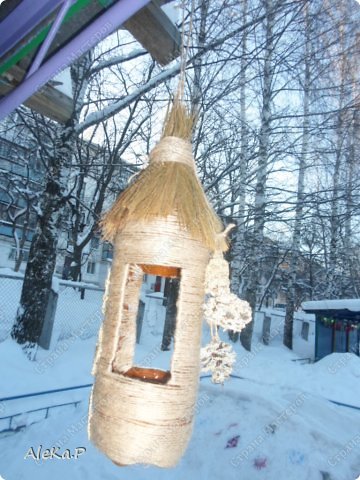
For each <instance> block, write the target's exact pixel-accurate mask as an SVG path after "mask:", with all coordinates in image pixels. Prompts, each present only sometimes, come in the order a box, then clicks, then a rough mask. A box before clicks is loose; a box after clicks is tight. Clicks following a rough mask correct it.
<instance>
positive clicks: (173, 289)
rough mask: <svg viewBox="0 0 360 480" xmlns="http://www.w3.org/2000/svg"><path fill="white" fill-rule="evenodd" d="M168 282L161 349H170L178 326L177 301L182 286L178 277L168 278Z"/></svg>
mask: <svg viewBox="0 0 360 480" xmlns="http://www.w3.org/2000/svg"><path fill="white" fill-rule="evenodd" d="M166 284H167V285H165V292H166V297H167V300H166V314H165V325H164V332H163V338H162V343H161V350H170V345H171V340H172V338H173V336H174V333H175V328H176V314H177V308H176V302H177V298H178V293H179V286H180V283H179V280H178V279H177V278H173V279H166Z"/></svg>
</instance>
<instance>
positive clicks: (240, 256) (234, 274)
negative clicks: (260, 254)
mask: <svg viewBox="0 0 360 480" xmlns="http://www.w3.org/2000/svg"><path fill="white" fill-rule="evenodd" d="M247 7H248V4H247V0H244V1H243V2H242V24H243V25H246V22H247ZM246 51H247V30H246V29H244V33H243V35H242V38H241V60H240V78H239V80H240V135H241V137H240V138H241V140H240V142H241V162H240V168H239V180H238V184H237V186H236V191H235V192H234V198H233V200H234V201H235V202H236V201H237V202H238V203H239V207H238V211H237V212H236V213H237V215H236V216H237V228H236V230H235V233H234V237H233V241H232V245H231V247H232V248H231V254H232V261H231V272H230V288H231V291H232V292H233V293H235V295H239V296H241V294H242V292H241V284H242V282H241V275H242V271H243V267H244V260H245V200H246V171H247V156H248V155H247V153H248V138H247V125H246V69H247V61H246ZM229 338H230V340H232V341H233V342H236V341H237V340H238V338H239V333H237V332H233V331H229Z"/></svg>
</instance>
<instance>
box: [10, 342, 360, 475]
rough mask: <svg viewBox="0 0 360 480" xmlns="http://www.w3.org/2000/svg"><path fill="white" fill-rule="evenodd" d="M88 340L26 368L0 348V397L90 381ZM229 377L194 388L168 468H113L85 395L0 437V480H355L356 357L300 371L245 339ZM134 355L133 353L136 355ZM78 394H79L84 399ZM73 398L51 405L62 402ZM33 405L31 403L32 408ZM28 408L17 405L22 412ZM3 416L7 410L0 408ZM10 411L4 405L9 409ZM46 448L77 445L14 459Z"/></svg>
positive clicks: (359, 414) (274, 347) (359, 422)
mask: <svg viewBox="0 0 360 480" xmlns="http://www.w3.org/2000/svg"><path fill="white" fill-rule="evenodd" d="M95 342H96V339H95V338H92V339H88V340H79V339H78V340H77V341H76V342H72V341H71V340H68V341H64V342H63V343H62V344H61V345H62V346H63V347H64V348H63V349H59V350H57V351H51V352H45V351H42V352H39V355H38V357H37V361H36V362H28V361H27V360H26V359H25V357H24V355H23V353H22V352H21V350H20V349H19V347H18V346H17V345H16V344H14V342H12V341H11V340H7V341H5V342H2V343H0V364H2V365H6V369H3V370H2V382H1V384H0V397H5V396H12V395H17V394H24V393H28V392H34V391H41V390H51V389H56V388H62V387H69V386H75V385H82V384H87V383H92V377H91V375H90V370H91V365H92V360H93V355H94V348H95ZM234 348H235V349H236V350H237V353H238V361H237V365H236V368H235V371H234V374H235V375H238V376H240V377H243V378H242V379H241V380H239V379H235V378H234V379H231V380H230V381H229V382H228V383H227V384H225V385H224V386H223V387H222V386H214V385H212V384H211V383H210V381H209V380H208V379H203V380H202V381H201V386H200V391H199V399H198V404H197V407H196V417H195V426H194V433H193V436H192V439H191V442H190V444H189V447H188V449H187V451H186V454H185V455H184V457H183V458H182V460H181V462H180V463H179V465H178V466H177V467H176V468H173V469H167V470H161V469H157V468H154V467H142V466H136V467H124V468H119V467H117V466H115V465H113V464H112V462H111V461H110V460H109V459H107V458H106V457H105V456H104V455H102V454H101V453H100V452H99V451H97V450H96V448H95V447H93V446H92V445H91V444H90V443H89V441H88V439H87V407H88V395H89V393H90V392H89V390H86V389H84V391H83V392H82V393H81V395H80V396H81V399H82V400H83V401H82V402H81V403H80V404H79V405H78V406H77V408H75V407H74V406H68V407H66V408H62V409H60V410H50V411H49V418H48V419H47V420H42V421H40V422H38V423H35V424H33V425H30V426H28V427H27V428H25V429H23V430H22V431H19V432H17V433H15V434H11V435H8V436H6V437H4V436H0V476H2V477H3V478H4V479H5V480H43V479H44V480H45V479H46V480H48V479H49V478H50V479H51V480H63V479H64V478H69V479H71V480H82V479H89V480H98V479H101V480H103V479H104V480H107V479H109V480H110V479H111V480H115V479H117V480H145V479H146V480H147V479H150V480H163V479H164V480H192V479H197V480H220V479H221V480H223V479H226V480H235V479H236V480H239V479H242V480H253V479H255V480H256V479H257V478H259V479H264V480H355V479H356V478H357V477H358V475H359V474H360V456H359V450H360V411H358V410H354V409H349V408H345V407H341V406H337V405H334V404H332V403H330V402H329V401H328V400H327V399H331V400H335V401H339V402H344V403H349V404H352V405H356V406H360V382H359V380H360V359H359V358H358V357H355V356H354V355H349V354H333V355H330V356H328V357H326V358H324V359H323V360H321V361H320V362H317V363H316V364H309V365H301V364H299V363H298V362H295V361H294V360H296V359H297V358H298V356H297V355H296V354H294V352H290V351H288V350H287V349H286V348H284V347H283V346H282V345H281V343H280V341H277V340H276V339H274V340H273V341H272V344H271V345H270V346H268V347H265V346H264V345H263V344H261V343H260V342H259V336H258V334H255V335H254V342H253V351H252V352H251V353H249V352H245V351H244V350H242V348H241V346H240V345H239V344H236V345H235V346H234ZM140 353H141V352H140ZM85 390H86V391H85ZM74 395H78V392H77V393H76V394H75V392H68V393H66V394H65V393H64V394H61V395H59V396H57V397H56V400H57V401H59V400H62V401H69V399H71V398H75V397H74ZM36 402H37V401H36ZM36 402H35V401H34V402H33V401H25V399H23V400H21V401H20V400H19V404H18V406H17V407H18V409H19V408H20V409H23V411H25V410H28V409H30V408H34V406H36V404H37V403H36ZM0 407H3V408H4V409H5V411H2V412H1V415H0V416H5V414H7V413H9V412H11V409H10V406H9V405H5V406H4V405H0ZM11 408H13V406H11ZM40 445H42V446H43V450H44V449H46V448H51V447H54V446H56V445H59V446H60V450H59V451H60V453H63V452H64V451H65V449H70V451H71V452H74V449H75V448H76V447H85V448H86V452H85V453H84V454H83V455H82V456H80V457H79V458H78V459H77V460H75V459H71V460H65V459H64V460H60V459H58V458H52V459H48V460H43V461H41V462H36V461H35V460H33V459H32V458H27V459H24V457H25V455H26V453H27V452H28V451H29V449H30V447H33V448H34V450H35V451H36V450H37V449H38V448H39V446H40Z"/></svg>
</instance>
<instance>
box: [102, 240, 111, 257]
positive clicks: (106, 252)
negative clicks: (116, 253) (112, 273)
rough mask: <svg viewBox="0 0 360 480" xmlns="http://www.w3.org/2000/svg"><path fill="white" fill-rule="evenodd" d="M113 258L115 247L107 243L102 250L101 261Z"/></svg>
mask: <svg viewBox="0 0 360 480" xmlns="http://www.w3.org/2000/svg"><path fill="white" fill-rule="evenodd" d="M112 258H113V247H112V245H111V243H107V242H105V243H104V244H103V248H102V254H101V260H103V261H105V260H111V259H112Z"/></svg>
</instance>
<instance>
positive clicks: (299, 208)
mask: <svg viewBox="0 0 360 480" xmlns="http://www.w3.org/2000/svg"><path fill="white" fill-rule="evenodd" d="M308 8H309V7H308V5H306V6H305V69H304V89H303V90H304V91H303V95H304V97H303V115H304V120H303V127H302V145H301V153H300V160H299V173H298V184H297V199H296V209H295V220H294V231H293V237H292V245H291V257H290V266H289V279H288V286H287V293H286V312H285V325H284V338H283V343H284V345H285V346H286V347H288V348H290V349H291V350H292V347H293V323H294V312H295V302H296V282H297V270H298V265H299V258H300V243H301V233H302V224H303V209H304V189H305V171H306V165H307V156H308V151H309V141H310V135H309V123H310V117H309V109H310V58H311V51H310V50H311V49H310V26H309V12H308Z"/></svg>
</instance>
